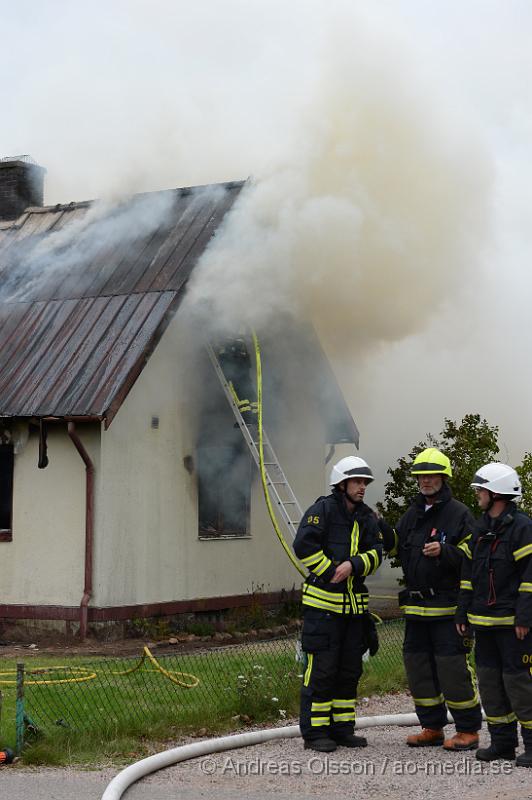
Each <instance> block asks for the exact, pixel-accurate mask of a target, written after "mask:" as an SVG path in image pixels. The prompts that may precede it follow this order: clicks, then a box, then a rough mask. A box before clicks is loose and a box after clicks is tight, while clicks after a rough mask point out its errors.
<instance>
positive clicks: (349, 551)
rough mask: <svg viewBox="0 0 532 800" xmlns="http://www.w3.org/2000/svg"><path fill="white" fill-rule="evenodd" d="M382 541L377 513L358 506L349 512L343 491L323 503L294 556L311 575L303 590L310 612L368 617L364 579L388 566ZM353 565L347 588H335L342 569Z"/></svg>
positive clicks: (302, 529)
mask: <svg viewBox="0 0 532 800" xmlns="http://www.w3.org/2000/svg"><path fill="white" fill-rule="evenodd" d="M381 539H382V535H381V533H380V531H379V528H378V525H377V520H376V518H375V515H374V514H373V511H372V510H371V508H369V506H367V505H366V504H365V503H357V504H356V505H355V509H354V511H353V513H352V514H350V513H349V512H348V511H347V508H346V505H345V500H344V498H343V494H342V493H341V492H340V491H338V490H333V493H332V494H330V495H328V497H320V498H319V499H318V500H316V502H315V503H314V505H312V506H310V508H309V509H307V511H306V512H305V513H304V515H303V518H302V520H301V523H300V525H299V528H298V531H297V535H296V538H295V541H294V552H295V554H296V556H297V557H298V558H299V560H300V561H301V563H302V564H304V565H305V566H306V567H307V568H308V570H309V576H308V578H307V579H306V581H305V583H304V584H303V590H302V601H303V605H304V606H311V607H313V608H319V609H322V610H324V611H333V612H334V613H336V614H362V613H364V611H366V610H367V607H368V591H367V589H366V586H365V585H364V578H365V577H366V576H367V575H372V574H373V573H374V572H375V571H376V570H377V568H378V567H379V565H380V563H381V561H382V543H381ZM344 561H350V562H351V566H352V567H353V572H352V574H351V575H349V577H348V578H346V580H344V581H342V582H341V583H330V582H329V581H330V579H331V578H332V576H333V575H334V572H335V570H336V567H337V566H338V565H339V564H341V563H342V562H344Z"/></svg>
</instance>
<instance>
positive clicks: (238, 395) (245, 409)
mask: <svg viewBox="0 0 532 800" xmlns="http://www.w3.org/2000/svg"><path fill="white" fill-rule="evenodd" d="M218 359H219V361H220V365H221V367H222V371H223V373H224V375H225V378H226V380H227V382H228V384H229V388H230V389H231V394H232V395H233V398H234V401H235V403H236V405H237V407H238V410H239V411H240V413H241V414H242V418H243V420H244V422H245V423H246V424H250V423H254V422H256V415H257V410H258V405H257V400H252V399H251V398H252V397H254V396H256V393H255V389H254V387H253V381H252V379H251V358H250V355H249V352H248V349H247V346H246V343H245V341H244V339H242V338H236V339H226V340H225V342H223V344H222V345H221V346H220V347H219V348H218Z"/></svg>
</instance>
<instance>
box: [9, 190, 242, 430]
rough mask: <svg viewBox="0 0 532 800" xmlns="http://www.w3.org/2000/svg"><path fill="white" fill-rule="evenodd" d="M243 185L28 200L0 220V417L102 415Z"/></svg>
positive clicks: (118, 397) (133, 373) (122, 390)
mask: <svg viewBox="0 0 532 800" xmlns="http://www.w3.org/2000/svg"><path fill="white" fill-rule="evenodd" d="M242 186H243V183H242V182H239V183H230V184H218V185H215V186H208V187H194V188H192V189H180V190H175V191H171V192H154V193H152V194H149V195H137V196H136V197H135V198H133V200H131V201H129V202H128V203H123V204H119V205H113V206H110V207H108V209H107V210H105V208H106V207H105V206H102V205H99V204H92V203H73V204H70V205H67V206H54V207H48V208H30V209H27V210H26V212H25V213H24V214H22V216H21V217H19V218H18V219H17V220H14V221H13V222H11V223H9V224H6V223H3V224H2V223H0V416H2V417H78V416H79V417H99V418H102V419H105V421H106V424H109V423H110V422H111V420H112V418H113V416H114V414H115V413H116V411H117V410H118V408H119V407H120V405H121V403H122V402H123V400H124V398H125V397H126V395H127V393H128V391H129V390H130V388H131V386H132V385H133V383H134V381H135V380H136V378H137V377H138V375H139V374H140V372H141V370H142V368H143V366H144V364H145V363H146V361H147V359H148V357H149V355H150V353H151V352H152V351H153V349H154V347H155V345H156V344H157V342H158V341H159V339H160V337H161V335H162V333H163V332H164V330H165V329H166V327H167V325H168V323H169V321H170V319H171V317H172V315H173V313H174V312H175V310H176V308H177V306H178V305H179V302H180V300H181V299H182V296H183V294H184V288H185V285H186V281H187V279H188V277H189V275H190V273H191V271H192V269H193V268H194V265H195V264H196V263H197V261H198V259H199V257H200V256H201V254H202V253H203V251H204V250H205V248H206V246H207V244H208V243H209V241H210V239H211V237H212V236H213V234H214V233H215V231H216V229H217V228H218V226H219V225H220V223H221V221H222V219H223V217H224V215H225V214H226V213H227V211H228V210H229V209H230V208H231V206H232V204H233V203H234V201H235V199H236V197H237V196H238V194H239V192H240V190H241V188H242ZM102 209H103V210H102Z"/></svg>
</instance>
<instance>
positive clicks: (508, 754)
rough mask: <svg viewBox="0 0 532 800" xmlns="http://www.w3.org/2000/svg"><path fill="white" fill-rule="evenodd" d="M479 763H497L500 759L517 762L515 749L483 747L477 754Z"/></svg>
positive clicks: (493, 746) (491, 745)
mask: <svg viewBox="0 0 532 800" xmlns="http://www.w3.org/2000/svg"><path fill="white" fill-rule="evenodd" d="M476 758H477V760H478V761H497V760H498V759H499V758H500V759H502V760H503V761H514V760H515V749H514V748H513V747H505V748H504V749H502V748H497V747H495V745H494V744H490V746H489V747H481V748H480V749H479V750H477V752H476Z"/></svg>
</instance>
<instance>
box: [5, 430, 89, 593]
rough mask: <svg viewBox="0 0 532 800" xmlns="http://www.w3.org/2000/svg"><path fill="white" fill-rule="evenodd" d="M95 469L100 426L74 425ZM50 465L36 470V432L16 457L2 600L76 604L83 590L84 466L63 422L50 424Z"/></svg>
mask: <svg viewBox="0 0 532 800" xmlns="http://www.w3.org/2000/svg"><path fill="white" fill-rule="evenodd" d="M79 433H80V437H81V438H82V439H83V443H84V444H85V446H86V448H87V450H88V452H89V454H90V455H91V457H92V458H94V459H95V462H96V469H97V472H98V469H99V467H98V451H99V426H95V425H90V426H81V425H80V426H79ZM48 458H49V465H48V466H47V467H46V469H42V470H41V469H38V468H37V461H38V436H37V433H36V432H33V433H31V435H30V438H29V440H28V442H27V443H26V444H25V446H23V447H22V449H21V451H20V452H19V453H18V454H17V455H16V456H15V471H14V485H13V526H12V530H13V540H12V541H11V542H0V587H1V593H0V597H1V602H2V603H6V604H10V603H14V604H17V605H21V604H23V605H67V606H78V605H79V603H80V601H81V597H82V594H83V580H84V553H85V468H84V465H83V462H82V460H81V458H80V456H79V454H78V452H77V450H76V449H75V447H74V445H73V443H72V441H71V440H70V439H69V437H68V435H67V433H66V430H65V427H64V426H61V427H60V428H59V426H55V425H51V426H50V429H49V434H48Z"/></svg>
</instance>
